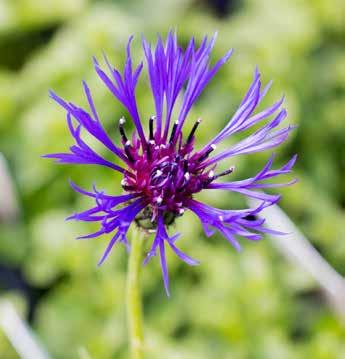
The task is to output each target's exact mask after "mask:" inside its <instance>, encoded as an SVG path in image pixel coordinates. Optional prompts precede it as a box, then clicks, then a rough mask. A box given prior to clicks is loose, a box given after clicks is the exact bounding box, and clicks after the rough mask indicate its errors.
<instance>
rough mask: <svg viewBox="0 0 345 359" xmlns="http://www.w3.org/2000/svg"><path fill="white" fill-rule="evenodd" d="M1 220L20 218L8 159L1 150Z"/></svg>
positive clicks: (8, 220) (7, 220) (9, 220)
mask: <svg viewBox="0 0 345 359" xmlns="http://www.w3.org/2000/svg"><path fill="white" fill-rule="evenodd" d="M0 188H1V191H0V222H11V221H14V220H16V219H17V218H18V203H17V196H16V193H15V189H14V186H13V182H12V179H11V176H10V172H9V168H8V166H7V163H6V159H5V157H4V156H3V154H2V153H1V152H0Z"/></svg>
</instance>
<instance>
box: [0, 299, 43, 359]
mask: <svg viewBox="0 0 345 359" xmlns="http://www.w3.org/2000/svg"><path fill="white" fill-rule="evenodd" d="M0 328H1V329H2V330H3V332H4V333H5V335H6V337H7V338H8V340H9V341H10V342H11V344H12V346H13V348H14V349H15V351H16V352H17V354H18V355H19V356H20V358H21V359H49V358H50V356H49V355H48V354H47V353H46V352H45V351H44V350H43V349H42V347H41V346H40V344H39V343H38V341H37V339H36V337H35V335H34V333H33V332H32V330H31V329H30V328H29V327H28V326H27V325H26V324H25V322H24V321H23V320H22V319H21V318H20V317H19V315H18V313H17V311H16V309H15V307H14V306H13V304H12V303H11V302H10V301H8V300H3V301H1V302H0Z"/></svg>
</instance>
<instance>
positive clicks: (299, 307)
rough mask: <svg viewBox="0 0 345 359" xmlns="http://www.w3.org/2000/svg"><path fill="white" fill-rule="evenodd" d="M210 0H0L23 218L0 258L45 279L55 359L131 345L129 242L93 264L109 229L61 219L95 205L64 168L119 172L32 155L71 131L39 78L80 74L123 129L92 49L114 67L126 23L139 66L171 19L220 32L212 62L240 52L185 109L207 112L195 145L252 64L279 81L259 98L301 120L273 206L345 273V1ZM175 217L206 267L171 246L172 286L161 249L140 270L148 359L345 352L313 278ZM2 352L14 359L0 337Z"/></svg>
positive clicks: (249, 161)
mask: <svg viewBox="0 0 345 359" xmlns="http://www.w3.org/2000/svg"><path fill="white" fill-rule="evenodd" d="M219 3H220V2H219V1H217V2H212V1H208V2H207V1H202V0H193V1H192V0H177V1H174V0H167V1H164V2H156V1H153V0H145V1H141V2H135V1H124V0H122V1H117V2H116V1H104V2H101V1H98V2H96V1H87V0H77V1H67V0H63V1H61V0H49V1H46V0H45V1H43V0H0V54H1V56H0V151H1V152H2V153H3V154H4V156H5V157H6V158H7V160H8V162H9V166H10V170H11V174H12V176H13V180H14V183H15V185H16V188H17V194H18V200H19V202H20V207H21V216H20V219H19V220H18V221H16V222H15V223H12V224H11V223H10V224H9V223H0V262H2V263H6V264H7V265H10V266H19V267H21V268H22V270H23V273H24V275H25V277H26V279H27V281H28V282H29V283H30V284H31V285H32V286H34V287H37V288H49V290H47V291H46V293H45V295H44V296H42V298H41V300H40V302H39V304H38V307H37V311H36V315H35V317H34V322H33V326H34V329H35V330H36V331H37V332H38V335H39V336H40V338H41V340H42V342H43V344H44V345H45V346H46V348H47V349H48V351H49V352H50V353H51V354H52V355H53V357H54V358H87V357H88V356H87V355H90V357H92V358H126V357H127V355H128V352H127V334H126V324H125V298H124V283H125V271H126V263H127V255H126V253H125V249H124V248H123V247H121V246H119V247H117V248H115V250H114V251H113V253H112V255H111V257H110V258H109V260H108V261H107V262H106V263H105V264H104V265H103V266H102V268H97V267H96V263H97V260H98V259H99V257H100V255H101V253H102V251H103V250H104V248H105V246H106V240H105V239H95V240H93V241H88V242H82V243H81V242H77V241H75V240H74V237H75V236H76V235H77V234H82V233H87V231H88V229H89V228H87V226H86V225H85V224H78V223H74V224H71V223H65V222H64V218H65V217H66V216H67V215H69V214H71V213H73V212H74V211H76V210H78V209H81V208H84V209H85V208H87V206H88V205H89V204H90V203H89V202H87V201H86V200H85V199H84V198H81V197H80V196H78V195H76V194H75V193H73V191H72V190H71V188H70V187H69V186H68V183H67V180H68V178H72V179H73V180H75V182H77V183H78V184H79V185H82V186H84V187H90V186H91V184H92V183H93V182H95V183H96V184H97V186H98V187H99V188H102V187H104V188H106V189H107V190H108V191H109V192H111V193H119V191H120V189H119V185H118V183H119V180H120V178H119V176H117V174H114V173H112V172H111V171H110V172H109V171H108V170H105V169H102V168H95V167H92V168H85V167H84V168H83V167H77V168H76V167H72V166H57V165H54V164H52V163H51V162H49V161H47V160H43V159H40V155H42V154H45V153H50V152H54V151H61V150H62V149H64V148H67V146H68V145H70V143H71V139H70V136H69V134H68V131H67V128H66V123H65V121H64V113H63V111H62V110H61V109H60V108H58V107H57V106H56V105H55V104H53V103H52V101H50V100H49V99H48V95H47V92H48V89H49V88H52V89H54V90H55V91H56V92H57V93H58V94H59V95H61V96H63V97H65V98H68V99H69V100H71V101H73V102H76V103H80V104H85V99H84V98H83V95H82V89H81V80H82V79H85V80H87V82H88V83H89V85H90V87H91V89H92V90H93V94H94V98H95V102H96V103H97V107H98V110H99V113H100V115H101V117H102V118H103V120H104V122H105V124H106V126H107V128H108V129H109V133H110V134H111V135H112V136H113V138H114V139H115V140H118V138H117V136H118V134H117V133H116V123H117V119H118V118H119V117H120V116H121V115H122V108H121V106H120V105H119V104H118V103H116V102H115V100H114V99H113V98H112V97H111V95H110V94H109V93H108V92H107V90H106V89H105V87H104V86H103V85H101V83H100V81H99V80H98V79H97V77H96V75H95V73H94V72H93V69H92V60H91V58H92V56H93V55H96V56H98V57H101V51H102V50H105V51H106V52H107V53H108V54H109V57H110V58H111V60H112V61H113V62H114V63H116V64H118V65H119V66H121V64H122V63H123V58H124V56H123V55H124V45H125V43H126V41H127V38H128V36H129V35H130V34H134V35H135V41H134V43H133V57H134V59H136V60H137V61H138V62H139V61H140V60H141V59H142V56H143V55H142V52H141V49H140V36H141V33H144V34H145V36H146V37H148V38H149V39H151V40H154V39H155V37H156V33H157V32H160V33H162V34H166V33H167V31H168V30H169V29H170V28H177V30H178V35H179V38H180V40H181V42H182V43H183V44H185V43H186V42H187V41H188V39H189V38H190V37H191V36H195V37H196V38H197V39H198V40H200V39H201V37H202V36H203V35H204V34H210V35H211V34H213V32H214V31H215V30H218V31H219V37H218V41H217V45H216V48H215V51H214V58H215V59H216V58H218V57H219V56H221V55H222V54H223V53H224V52H225V51H226V50H227V49H229V48H230V47H234V48H235V53H234V55H233V57H232V59H231V61H230V63H229V64H228V65H226V66H225V67H224V68H223V69H222V70H221V72H220V73H219V75H218V76H217V77H216V78H215V79H214V80H213V81H212V83H211V84H210V86H209V87H208V88H207V90H206V91H205V93H204V94H203V95H202V96H201V98H200V101H199V102H198V103H197V105H196V106H195V108H194V109H193V111H192V112H191V114H190V118H192V119H193V118H194V119H195V118H197V117H198V116H201V117H202V118H203V119H204V122H203V124H202V126H201V129H200V136H199V140H200V141H206V140H207V139H208V138H209V134H210V132H213V133H215V132H216V131H217V130H218V129H220V128H221V127H222V125H223V124H224V123H225V122H226V121H227V119H228V118H229V116H230V115H231V114H232V113H233V112H234V110H235V108H236V106H237V105H238V104H239V100H240V98H241V96H242V95H243V93H244V91H245V90H246V88H247V87H248V85H249V82H250V79H251V76H252V73H253V70H254V67H255V65H256V64H257V65H259V68H260V69H261V70H262V73H263V79H264V80H266V81H267V82H268V81H269V80H270V79H274V80H275V83H274V86H273V89H272V91H271V94H270V95H269V96H268V99H267V102H266V103H267V104H268V103H270V102H269V101H272V100H274V99H277V98H278V97H280V96H281V94H282V93H283V92H284V93H285V94H286V106H287V109H288V111H289V119H290V122H291V123H295V124H298V125H299V126H298V129H297V130H296V131H295V132H294V133H293V134H292V136H291V138H290V140H289V141H288V143H287V144H286V145H284V146H283V147H282V148H281V149H279V150H278V151H277V152H278V162H279V161H284V160H286V159H287V158H288V157H289V156H291V155H292V154H293V153H298V154H299V161H298V163H297V166H296V174H297V176H298V177H299V179H300V182H299V183H298V184H297V185H295V186H293V188H288V189H285V190H284V191H283V193H284V197H283V200H282V206H283V208H284V209H285V210H286V211H287V213H288V214H289V215H290V216H291V218H293V220H294V221H295V222H296V223H297V225H298V226H299V227H300V228H301V229H302V230H303V231H304V232H305V233H306V234H307V236H308V238H309V239H310V240H311V241H312V243H313V244H314V245H315V246H316V247H317V248H318V250H319V251H320V252H321V253H322V254H323V255H324V256H325V257H326V258H327V260H328V261H329V262H330V263H331V264H332V265H333V266H334V267H335V268H336V269H337V270H338V271H339V272H340V273H342V274H343V275H345V241H344V238H345V221H344V219H345V216H344V210H345V184H344V177H343V176H344V172H345V119H344V115H345V51H344V46H345V40H344V39H345V21H344V19H345V3H344V1H343V0H332V1H330V0H308V1H304V2H302V1H298V0H282V1H274V0H262V1H255V0H241V1H240V0H237V1H233V4H230V3H231V0H229V1H228V3H229V6H228V9H229V12H228V13H224V12H223V13H222V16H220V15H221V14H219V11H218V12H217V10H216V9H215V6H216V4H219ZM217 13H218V15H217ZM146 80H147V79H145V77H143V81H142V83H141V84H140V86H139V88H138V93H137V95H138V96H137V97H138V102H139V108H140V110H141V114H142V115H143V118H148V116H149V115H150V114H151V113H152V110H153V106H152V98H151V95H150V91H148V84H147V81H146ZM235 140H236V138H235V139H231V140H230V141H229V142H231V141H235ZM100 150H102V149H100ZM267 155H268V154H267V153H266V154H256V155H252V156H249V157H241V158H238V159H236V173H235V174H234V177H236V178H242V177H243V176H247V175H253V173H254V172H255V171H257V170H259V169H260V166H261V165H262V164H263V162H264V160H265V159H266V158H267ZM203 196H204V198H205V199H207V200H209V201H210V202H212V203H214V204H216V205H218V206H222V207H229V204H230V206H232V205H234V206H235V205H240V204H241V202H240V201H239V199H238V198H237V197H231V195H228V196H219V197H217V198H214V196H212V197H213V198H211V196H210V195H209V194H205V195H203ZM0 205H1V203H0ZM176 226H177V229H180V230H181V231H182V233H183V237H182V239H181V242H180V245H181V246H182V248H183V249H185V250H186V251H187V252H188V253H191V255H192V256H193V257H195V258H198V259H200V260H201V262H202V264H201V265H200V266H199V267H196V268H189V267H186V266H185V265H184V264H183V263H181V262H180V261H179V260H177V259H176V258H175V257H174V256H173V255H171V256H170V255H169V256H168V261H169V270H170V274H171V283H172V288H171V293H172V296H171V298H167V297H166V296H165V294H164V290H163V285H162V280H161V273H160V269H159V265H158V263H156V261H152V263H151V264H150V265H148V266H147V267H146V268H145V270H144V271H143V280H144V305H145V320H146V323H145V325H146V327H145V330H146V340H147V353H148V354H147V357H148V358H179V359H180V358H181V359H184V358H186V359H187V358H188V359H189V358H255V359H256V358H258V359H259V358H260V359H261V358H265V359H266V358H274V359H276V358H279V359H284V358H316V359H328V358H345V330H344V326H342V324H341V322H340V320H339V318H337V316H336V315H335V314H334V313H333V312H332V311H331V309H330V308H329V307H328V305H327V303H326V301H325V298H324V297H323V296H322V294H321V293H320V291H319V289H318V287H317V285H316V284H315V282H314V281H313V280H311V278H310V277H309V276H308V275H307V274H306V273H304V272H302V271H301V270H300V269H298V268H296V267H295V266H294V265H292V264H291V263H289V262H286V261H285V260H282V258H281V256H280V255H279V254H278V253H276V251H275V249H274V248H272V245H271V243H270V241H262V242H260V243H243V245H244V250H243V252H242V253H241V254H238V253H235V251H234V250H233V249H232V248H231V247H229V245H228V243H227V242H226V241H225V240H223V239H222V238H221V237H220V236H215V237H213V238H211V239H206V238H205V237H204V236H203V234H202V233H201V227H200V225H199V224H198V222H197V220H196V219H195V218H194V217H193V216H192V215H191V214H186V215H185V216H184V217H183V218H182V219H180V220H179V221H178V223H177V225H176ZM11 295H16V296H18V298H21V294H20V293H19V292H18V293H17V292H16V291H14V292H13V293H11ZM18 300H19V299H18ZM19 301H20V300H19ZM0 357H1V358H16V354H15V353H14V351H13V349H11V347H10V345H9V343H7V342H6V340H5V338H4V337H3V336H2V335H1V336H0Z"/></svg>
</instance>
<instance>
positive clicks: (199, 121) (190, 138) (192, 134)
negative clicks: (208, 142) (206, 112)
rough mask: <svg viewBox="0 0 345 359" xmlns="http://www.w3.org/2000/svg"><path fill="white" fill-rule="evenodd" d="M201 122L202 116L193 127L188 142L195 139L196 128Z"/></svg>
mask: <svg viewBox="0 0 345 359" xmlns="http://www.w3.org/2000/svg"><path fill="white" fill-rule="evenodd" d="M200 123H201V118H198V120H197V121H196V122H195V124H194V126H193V128H192V131H190V134H189V136H188V138H187V142H186V143H187V144H189V143H191V142H192V139H193V136H194V133H195V131H196V129H197V128H198V126H199V125H200Z"/></svg>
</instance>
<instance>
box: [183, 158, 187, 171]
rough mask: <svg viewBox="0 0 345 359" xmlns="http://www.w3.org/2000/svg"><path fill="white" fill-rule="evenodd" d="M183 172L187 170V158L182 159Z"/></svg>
mask: <svg viewBox="0 0 345 359" xmlns="http://www.w3.org/2000/svg"><path fill="white" fill-rule="evenodd" d="M183 172H188V160H184V161H183Z"/></svg>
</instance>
